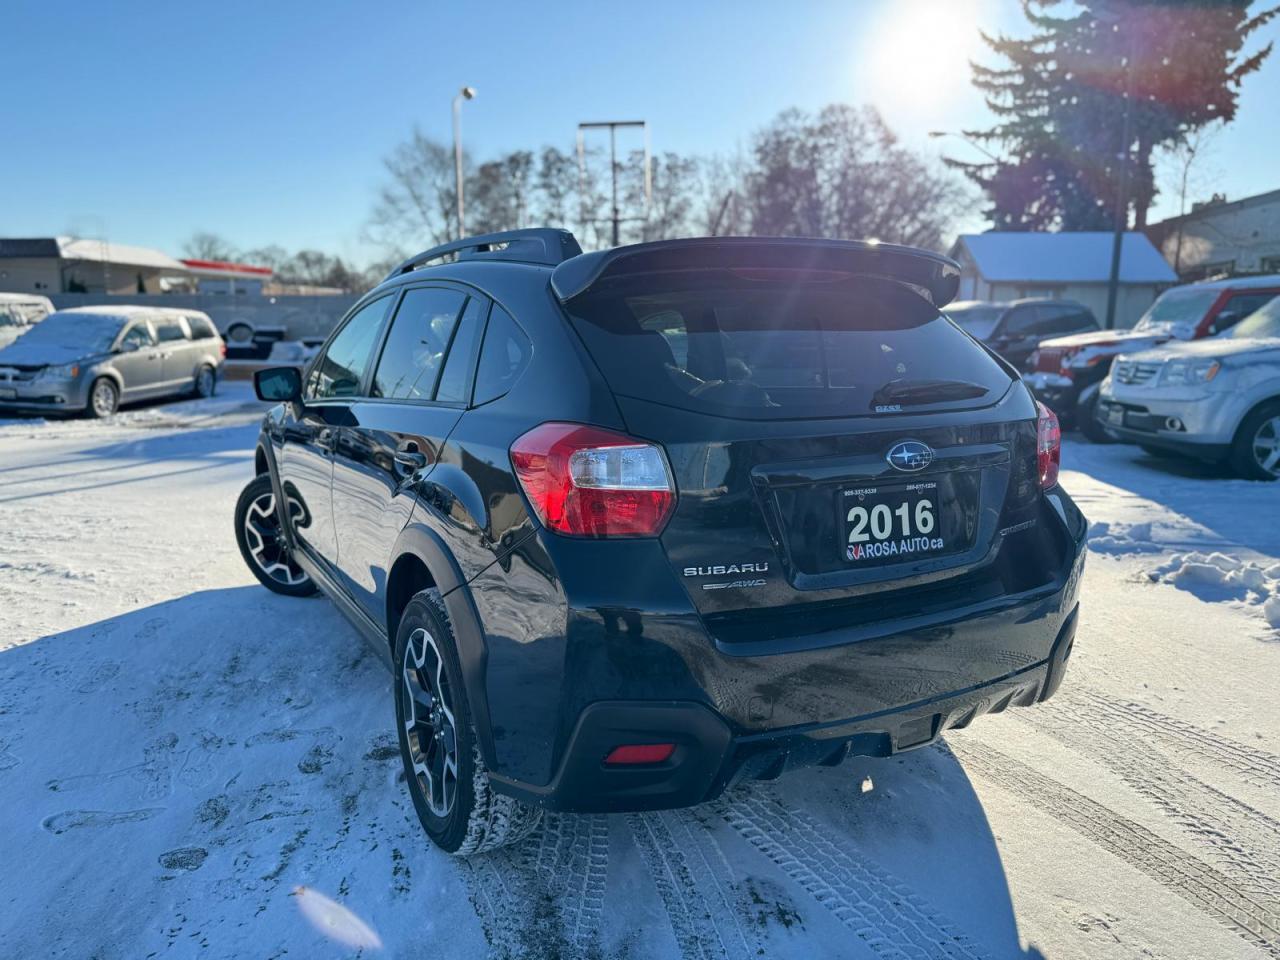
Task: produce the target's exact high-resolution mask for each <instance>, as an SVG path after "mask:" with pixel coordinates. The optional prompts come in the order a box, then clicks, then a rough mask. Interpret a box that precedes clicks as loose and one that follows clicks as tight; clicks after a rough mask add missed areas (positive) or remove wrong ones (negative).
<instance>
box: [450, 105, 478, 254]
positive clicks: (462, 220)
mask: <svg viewBox="0 0 1280 960" xmlns="http://www.w3.org/2000/svg"><path fill="white" fill-rule="evenodd" d="M475 98H476V88H475V87H463V88H462V89H461V90H459V91H458V93H457V94H456V95H455V96H454V98H453V179H454V193H456V194H457V198H458V239H459V240H461V239H462V238H463V237H464V236H466V234H467V227H466V222H467V220H466V215H465V209H464V207H463V199H462V101H463V100H474V99H475Z"/></svg>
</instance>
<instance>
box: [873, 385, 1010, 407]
mask: <svg viewBox="0 0 1280 960" xmlns="http://www.w3.org/2000/svg"><path fill="white" fill-rule="evenodd" d="M989 392H990V391H988V390H987V388H986V387H984V386H983V385H982V384H980V383H973V382H972V381H969V380H890V381H889V382H888V383H886V384H885V385H884V386H883V387H881V388H880V389H879V390H877V391H876V392H875V393H874V394H872V396H871V407H872V409H878V408H880V407H892V406H899V407H900V406H913V405H915V404H919V403H941V402H943V401H945V400H972V399H974V398H976V397H981V396H985V395H986V394H987V393H989Z"/></svg>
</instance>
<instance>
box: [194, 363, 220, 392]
mask: <svg viewBox="0 0 1280 960" xmlns="http://www.w3.org/2000/svg"><path fill="white" fill-rule="evenodd" d="M217 392H218V372H217V371H216V370H214V369H213V367H211V366H209V365H208V364H207V363H206V364H202V365H201V366H200V369H199V370H197V371H196V379H195V382H194V383H192V385H191V396H193V397H197V398H205V397H212V396H213V395H214V394H215V393H217Z"/></svg>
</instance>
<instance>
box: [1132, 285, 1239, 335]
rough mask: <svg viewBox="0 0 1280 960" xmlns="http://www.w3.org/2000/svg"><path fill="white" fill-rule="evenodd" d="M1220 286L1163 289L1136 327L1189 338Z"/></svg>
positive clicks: (1145, 330)
mask: <svg viewBox="0 0 1280 960" xmlns="http://www.w3.org/2000/svg"><path fill="white" fill-rule="evenodd" d="M1221 292H1222V291H1221V290H1195V289H1183V290H1166V291H1165V292H1164V293H1162V294H1160V296H1159V297H1157V298H1156V302H1155V303H1153V304H1151V306H1150V307H1148V308H1147V312H1146V313H1144V314H1143V315H1142V319H1141V320H1139V321H1138V325H1137V326H1136V327H1134V329H1135V330H1141V331H1142V332H1143V333H1163V334H1167V335H1169V336H1171V337H1177V338H1178V339H1179V340H1190V339H1191V338H1192V337H1194V336H1195V334H1196V327H1197V326H1199V325H1200V321H1201V320H1203V319H1204V316H1205V314H1206V313H1208V312H1209V308H1210V307H1211V306H1213V301H1215V300H1217V299H1218V295H1219V294H1220V293H1221Z"/></svg>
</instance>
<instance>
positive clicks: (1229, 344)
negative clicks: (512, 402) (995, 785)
mask: <svg viewBox="0 0 1280 960" xmlns="http://www.w3.org/2000/svg"><path fill="white" fill-rule="evenodd" d="M1254 353H1256V354H1260V355H1264V354H1267V353H1275V354H1276V356H1277V359H1278V360H1280V339H1276V338H1275V337H1268V338H1261V337H1258V338H1254V339H1247V338H1246V339H1235V338H1233V337H1209V338H1208V339H1206V340H1191V341H1187V342H1182V341H1177V342H1174V343H1165V344H1161V345H1160V346H1158V347H1153V348H1152V349H1150V350H1143V351H1141V352H1139V353H1126V354H1125V355H1124V359H1125V360H1136V361H1138V362H1140V363H1164V362H1165V361H1166V360H1173V359H1175V358H1179V357H1180V358H1183V359H1186V358H1195V357H1212V358H1214V359H1219V360H1223V359H1226V358H1227V357H1238V356H1240V355H1241V354H1254ZM0 356H3V354H2V353H0Z"/></svg>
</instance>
